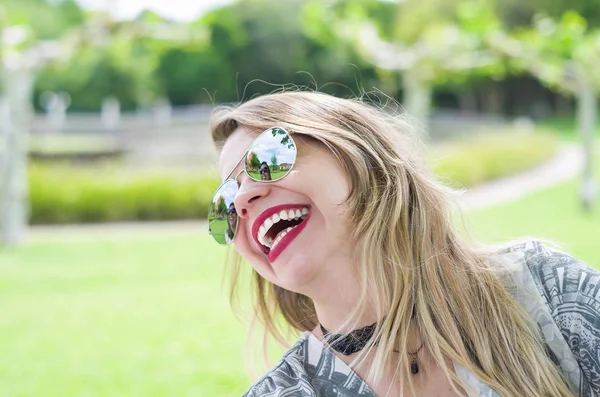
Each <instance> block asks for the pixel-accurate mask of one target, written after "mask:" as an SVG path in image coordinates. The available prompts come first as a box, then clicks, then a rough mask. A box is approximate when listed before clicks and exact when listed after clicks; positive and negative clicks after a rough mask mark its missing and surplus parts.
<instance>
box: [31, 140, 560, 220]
mask: <svg viewBox="0 0 600 397" xmlns="http://www.w3.org/2000/svg"><path fill="white" fill-rule="evenodd" d="M556 148H557V141H556V139H554V138H552V137H550V136H546V135H528V136H520V135H519V136H517V135H514V134H511V135H502V136H497V135H487V136H483V137H478V138H476V139H473V140H471V141H469V142H466V141H463V142H458V143H452V144H446V145H444V146H442V147H437V148H435V149H434V151H433V152H434V155H432V156H430V163H431V164H432V165H433V168H434V170H435V171H436V172H437V173H438V174H439V175H441V176H442V178H443V179H444V180H447V181H449V182H450V183H451V184H456V183H458V184H460V185H463V186H472V185H475V184H477V183H480V182H482V181H486V180H489V179H494V178H498V177H502V176H506V175H510V174H513V173H515V172H519V171H522V170H525V169H527V168H530V167H532V166H535V165H537V164H540V163H541V162H543V161H545V160H546V159H548V158H550V157H551V156H552V155H553V154H554V152H555V150H556ZM29 178H30V180H29V181H30V197H31V223H34V224H48V223H85V222H114V221H144V220H175V219H204V218H205V217H206V212H207V209H208V205H209V202H210V200H211V199H212V195H213V194H214V192H215V190H216V189H217V187H218V185H219V181H218V178H216V176H212V175H189V174H187V175H183V174H181V175H178V174H175V173H174V172H173V171H171V172H166V171H164V172H145V173H141V172H135V171H133V170H125V169H122V168H118V167H116V166H102V167H93V168H90V167H84V168H82V167H79V168H75V167H73V166H72V165H70V166H69V165H67V164H59V165H52V164H50V163H46V164H44V163H38V164H33V165H31V166H30V169H29Z"/></svg>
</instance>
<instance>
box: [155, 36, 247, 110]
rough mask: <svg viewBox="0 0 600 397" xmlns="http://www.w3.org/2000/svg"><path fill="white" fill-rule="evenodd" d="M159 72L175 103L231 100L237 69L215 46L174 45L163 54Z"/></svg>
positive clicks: (160, 78) (163, 86)
mask: <svg viewBox="0 0 600 397" xmlns="http://www.w3.org/2000/svg"><path fill="white" fill-rule="evenodd" d="M156 76H157V77H158V80H159V81H160V84H161V85H162V89H163V90H164V92H165V93H166V94H167V96H168V98H169V101H170V102H171V104H173V105H187V104H190V103H199V102H212V101H231V100H233V99H234V98H235V97H236V92H235V73H234V72H233V71H232V69H231V68H230V66H229V64H228V63H227V61H226V60H225V59H223V58H222V54H219V53H218V52H217V51H215V50H214V49H213V48H201V47H198V46H196V45H195V46H192V45H188V46H185V47H173V48H169V49H168V50H167V51H165V53H164V54H162V56H161V57H160V60H159V62H158V67H157V69H156Z"/></svg>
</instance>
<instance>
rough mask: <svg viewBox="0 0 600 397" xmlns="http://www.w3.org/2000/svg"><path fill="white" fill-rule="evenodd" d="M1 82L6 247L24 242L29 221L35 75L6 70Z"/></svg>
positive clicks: (0, 218)
mask: <svg viewBox="0 0 600 397" xmlns="http://www.w3.org/2000/svg"><path fill="white" fill-rule="evenodd" d="M2 78H3V87H4V101H3V102H4V105H3V106H4V112H2V113H4V114H0V123H1V124H0V126H1V129H2V134H3V136H4V142H5V145H4V148H5V151H4V156H3V158H4V161H3V167H2V169H1V172H2V178H1V181H0V182H1V186H0V238H1V240H2V242H3V243H4V244H6V245H17V244H20V243H22V242H23V241H24V240H25V231H26V227H27V223H28V217H29V199H28V198H29V197H28V196H29V189H28V183H27V146H28V131H29V123H30V119H31V113H32V112H31V92H32V89H33V74H32V73H31V71H29V70H27V69H26V68H22V69H12V70H11V69H6V68H5V69H3V70H2Z"/></svg>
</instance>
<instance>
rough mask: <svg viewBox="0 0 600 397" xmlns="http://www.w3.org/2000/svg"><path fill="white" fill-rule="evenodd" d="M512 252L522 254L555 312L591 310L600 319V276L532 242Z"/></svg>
mask: <svg viewBox="0 0 600 397" xmlns="http://www.w3.org/2000/svg"><path fill="white" fill-rule="evenodd" d="M508 250H516V251H521V252H522V253H523V257H524V260H525V264H526V265H527V268H528V269H529V271H530V272H531V275H532V276H533V278H534V280H535V282H536V284H537V286H538V289H539V290H540V292H541V293H542V294H543V296H544V298H546V300H547V302H548V304H549V305H550V307H551V309H553V310H557V309H560V310H561V311H564V310H568V309H569V308H573V305H574V304H575V303H577V304H579V305H587V306H589V310H591V311H592V312H595V315H597V316H600V272H598V271H597V270H596V269H594V268H592V267H590V266H589V265H587V264H586V263H584V262H582V261H580V260H579V259H577V258H575V257H573V256H571V255H569V254H567V253H565V252H561V251H560V250H557V249H555V248H552V247H550V246H548V245H545V244H543V243H542V242H540V241H535V240H534V241H528V242H525V243H521V244H518V245H516V246H514V247H512V248H509V249H508Z"/></svg>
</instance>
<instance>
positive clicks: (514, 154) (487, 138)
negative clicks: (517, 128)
mask: <svg viewBox="0 0 600 397" xmlns="http://www.w3.org/2000/svg"><path fill="white" fill-rule="evenodd" d="M558 143H559V142H558V140H557V139H556V138H555V137H554V136H552V135H549V134H542V133H537V134H530V135H520V134H515V133H508V134H486V135H481V136H477V137H476V138H472V139H471V140H470V141H466V140H463V141H459V142H453V143H450V144H446V145H444V146H441V147H438V148H436V149H435V150H434V151H433V154H432V155H431V156H430V157H429V162H430V164H431V165H432V168H433V170H434V171H435V172H436V173H437V174H438V175H440V176H441V178H442V179H443V180H444V181H446V182H447V183H448V184H450V185H453V186H455V185H457V184H458V185H461V186H466V187H470V186H474V185H476V184H478V183H481V182H485V181H488V180H492V179H497V178H501V177H504V176H509V175H512V174H515V173H518V172H520V171H524V170H527V169H530V168H532V167H535V166H536V165H539V164H541V163H543V162H544V161H546V160H548V159H550V158H551V157H552V156H553V155H554V154H555V153H556V150H557V149H558Z"/></svg>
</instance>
